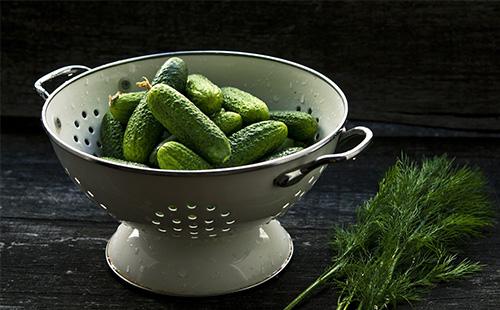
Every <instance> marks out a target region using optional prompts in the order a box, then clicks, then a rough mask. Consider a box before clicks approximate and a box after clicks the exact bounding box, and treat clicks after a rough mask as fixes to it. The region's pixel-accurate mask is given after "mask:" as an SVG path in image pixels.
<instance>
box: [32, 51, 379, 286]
mask: <svg viewBox="0 0 500 310" xmlns="http://www.w3.org/2000/svg"><path fill="white" fill-rule="evenodd" d="M172 56H178V57H181V58H183V59H184V60H185V62H186V63H187V64H188V67H189V70H190V72H191V73H196V72H197V73H202V74H204V75H206V76H207V77H208V78H209V79H210V80H212V81H213V82H214V83H215V84H217V85H220V86H235V87H238V88H241V89H243V90H246V91H249V92H251V93H252V94H254V95H256V96H257V97H259V98H261V99H263V100H264V101H265V102H267V104H268V106H269V108H270V110H301V111H305V112H308V113H310V114H312V115H313V116H314V117H316V119H317V120H318V122H319V127H320V128H319V133H318V135H317V137H316V142H315V143H314V144H313V145H311V146H309V147H308V148H306V149H304V150H302V151H300V152H298V153H295V154H292V155H289V156H286V157H283V158H278V159H275V160H271V161H267V162H262V163H256V164H251V165H246V166H241V167H233V168H224V169H212V170H200V171H172V170H160V169H152V168H150V169H149V168H137V167H131V166H126V165H122V164H117V163H113V162H110V161H106V160H103V159H100V158H99V157H98V156H99V155H100V153H101V147H102V145H101V142H100V140H99V132H100V123H101V120H102V117H103V115H104V114H105V113H106V111H107V110H108V95H110V94H114V93H115V92H116V91H118V90H120V91H134V90H137V89H136V87H135V82H136V81H139V80H141V79H142V77H143V76H146V77H149V78H151V77H153V76H154V74H155V72H156V71H157V69H158V68H159V67H160V66H161V64H162V63H163V62H165V60H167V59H168V58H169V57H172ZM81 71H84V72H83V73H81ZM61 75H63V76H71V78H70V79H69V80H67V81H66V82H64V83H63V84H62V85H61V86H59V87H58V88H57V89H56V90H54V91H53V92H52V93H51V94H49V93H48V92H47V91H46V90H45V89H44V83H45V82H47V81H49V80H52V79H53V78H55V77H57V76H61ZM35 89H36V90H37V91H38V93H39V94H40V95H41V96H42V97H43V98H44V99H46V100H45V104H44V106H43V109H42V122H43V125H44V128H45V130H46V132H47V134H48V136H49V138H50V141H51V143H52V145H53V148H54V151H55V153H56V155H57V157H58V158H59V160H60V162H61V164H62V166H63V168H64V171H65V172H66V173H67V174H68V175H69V177H70V178H71V179H72V180H73V181H74V182H75V184H76V185H77V186H78V187H79V188H80V189H81V190H82V191H83V192H84V193H85V194H86V195H87V196H88V198H89V199H90V200H92V201H93V202H95V204H96V205H98V206H100V207H101V208H103V209H105V210H106V211H107V212H108V213H109V214H111V215H112V216H113V217H114V218H116V219H117V220H118V221H120V223H121V224H120V225H119V227H118V229H117V231H116V233H115V234H114V235H113V236H112V237H111V239H110V240H109V242H108V245H107V247H106V259H107V262H108V264H109V266H110V267H111V269H112V270H113V271H114V272H115V273H116V274H117V275H118V276H119V277H121V278H122V279H124V280H125V281H127V282H129V283H131V284H133V285H135V286H138V287H140V288H143V289H146V290H150V291H153V292H157V293H162V294H168V295H175V296H209V295H219V294H225V293H231V292H235V291H239V290H243V289H247V288H250V287H253V286H255V285H258V284H260V283H263V282H264V281H266V280H268V279H270V278H272V277H273V276H274V275H276V274H277V273H278V272H280V271H281V270H282V269H283V268H284V267H285V266H286V265H287V263H288V262H289V261H290V259H291V256H292V252H293V243H292V240H291V238H290V236H289V234H288V233H287V232H286V230H285V229H284V228H283V227H282V226H281V225H280V223H279V221H278V220H277V219H276V218H277V217H279V216H280V215H282V214H283V213H284V212H286V210H288V209H289V208H290V207H292V206H293V205H294V204H295V203H296V202H297V200H299V199H300V198H301V197H302V196H303V195H304V194H305V193H306V192H307V191H308V190H309V189H311V187H312V186H313V185H314V183H315V182H316V181H317V180H318V178H319V177H320V175H321V173H322V172H323V170H324V169H325V167H326V165H327V164H329V163H334V162H339V161H343V160H349V159H352V158H354V156H356V155H357V154H359V153H360V152H361V151H362V150H363V149H364V148H365V147H366V146H367V145H368V143H369V141H370V140H371V138H372V133H371V131H370V130H369V129H368V128H365V127H355V128H352V129H350V130H347V131H346V130H345V128H344V122H345V120H346V117H347V101H346V98H345V96H344V94H343V93H342V91H341V90H340V89H339V87H338V86H337V85H335V84H334V83H333V82H332V81H331V80H330V79H328V78H327V77H325V76H324V75H322V74H320V73H318V72H316V71H314V70H312V69H310V68H307V67H305V66H302V65H299V64H296V63H293V62H290V61H286V60H283V59H279V58H275V57H270V56H264V55H257V54H249V53H241V52H228V51H192V52H175V53H164V54H155V55H148V56H143V57H137V58H130V59H126V60H121V61H118V62H113V63H110V64H106V65H103V66H100V67H97V68H94V69H89V68H87V67H85V66H76V65H74V66H68V67H64V68H61V69H58V70H55V71H53V72H51V73H49V74H47V75H45V76H43V77H42V78H40V79H39V80H38V81H37V82H36V83H35ZM352 136H361V137H362V138H363V139H362V141H361V142H359V143H358V144H357V145H356V146H355V147H354V148H352V149H350V150H349V151H346V152H343V153H337V154H335V153H334V152H335V148H336V146H337V143H338V142H339V141H343V140H344V139H347V138H349V137H352Z"/></svg>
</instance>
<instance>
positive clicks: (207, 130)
mask: <svg viewBox="0 0 500 310" xmlns="http://www.w3.org/2000/svg"><path fill="white" fill-rule="evenodd" d="M146 101H147V103H148V106H149V109H150V110H151V111H152V112H153V115H154V116H155V117H156V119H157V120H158V121H159V122H160V123H161V124H162V125H163V126H165V128H167V129H168V131H170V132H171V133H172V134H173V135H174V136H176V137H177V140H179V141H180V142H181V143H183V144H185V145H186V146H187V147H189V148H190V149H192V150H193V151H195V152H196V153H197V154H200V155H201V156H202V157H203V158H205V159H206V160H208V161H209V162H210V163H212V164H216V165H218V164H222V163H223V162H224V161H225V160H227V159H228V158H229V156H230V155H231V146H230V144H229V140H228V138H227V137H226V135H224V132H222V130H220V128H219V127H217V125H215V123H214V122H212V120H211V119H210V118H208V116H206V115H205V114H204V113H203V112H202V111H201V110H200V109H198V107H196V106H195V105H194V104H193V103H192V102H191V101H189V99H187V98H186V97H184V95H182V94H181V93H179V92H178V91H176V90H175V89H174V88H172V87H170V86H168V85H166V84H157V85H155V86H153V87H152V88H151V89H150V90H149V92H148V94H147V96H146Z"/></svg>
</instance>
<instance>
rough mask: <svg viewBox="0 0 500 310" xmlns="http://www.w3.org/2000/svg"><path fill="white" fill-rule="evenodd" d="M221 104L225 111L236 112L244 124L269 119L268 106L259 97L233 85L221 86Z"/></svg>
mask: <svg viewBox="0 0 500 310" xmlns="http://www.w3.org/2000/svg"><path fill="white" fill-rule="evenodd" d="M221 89H222V95H223V97H224V100H223V102H222V106H223V107H224V109H226V110H227V111H232V112H236V113H238V114H239V115H241V117H242V118H243V123H244V124H245V125H249V124H253V123H256V122H260V121H266V120H268V119H269V108H268V107H267V105H266V103H265V102H264V101H262V100H260V99H259V98H257V97H255V96H253V95H252V94H249V93H247V92H245V91H242V90H240V89H238V88H235V87H222V88H221Z"/></svg>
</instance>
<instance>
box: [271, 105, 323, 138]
mask: <svg viewBox="0 0 500 310" xmlns="http://www.w3.org/2000/svg"><path fill="white" fill-rule="evenodd" d="M270 117H271V119H272V120H275V121H281V122H283V123H285V124H286V126H287V127H288V135H289V136H290V138H292V139H295V140H299V141H312V140H314V135H316V133H317V132H318V123H317V122H316V120H315V119H314V117H312V116H311V115H310V114H308V113H305V112H299V111H272V112H271V113H270Z"/></svg>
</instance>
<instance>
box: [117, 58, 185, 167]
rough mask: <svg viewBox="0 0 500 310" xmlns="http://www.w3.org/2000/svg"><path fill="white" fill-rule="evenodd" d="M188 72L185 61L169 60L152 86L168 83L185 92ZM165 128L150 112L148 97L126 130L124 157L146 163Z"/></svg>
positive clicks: (133, 115) (139, 105) (131, 117)
mask: <svg viewBox="0 0 500 310" xmlns="http://www.w3.org/2000/svg"><path fill="white" fill-rule="evenodd" d="M187 75H188V70H187V66H186V64H185V63H184V60H182V59H180V58H178V57H173V58H169V59H168V60H167V61H165V63H164V64H163V65H162V66H161V68H160V70H158V72H156V75H155V78H154V79H153V82H152V85H155V84H159V83H166V84H169V85H172V87H174V88H179V89H182V90H184V88H185V87H186V80H187ZM162 132H163V126H162V125H161V124H160V122H158V121H157V120H156V118H155V117H154V116H153V113H151V111H150V110H149V107H148V104H147V101H146V95H145V96H144V97H143V98H142V99H141V101H140V102H139V104H138V105H137V107H136V108H135V110H134V112H133V113H132V116H130V119H129V121H128V124H127V128H126V129H125V135H124V137H123V155H124V157H125V159H126V160H129V161H135V162H139V163H146V162H147V161H148V159H149V155H150V154H151V152H152V151H153V149H154V148H155V146H156V143H157V142H158V140H159V139H160V137H161V134H162Z"/></svg>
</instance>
